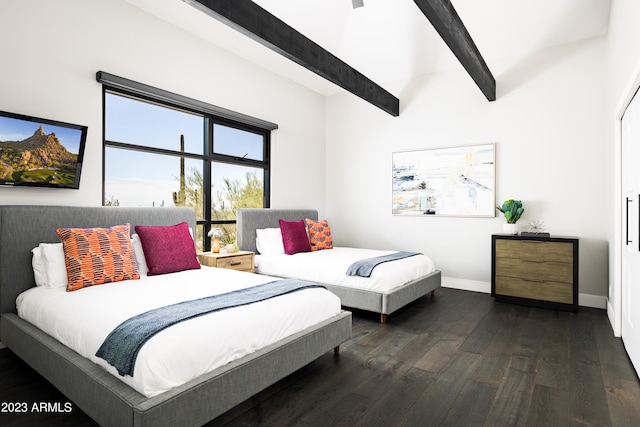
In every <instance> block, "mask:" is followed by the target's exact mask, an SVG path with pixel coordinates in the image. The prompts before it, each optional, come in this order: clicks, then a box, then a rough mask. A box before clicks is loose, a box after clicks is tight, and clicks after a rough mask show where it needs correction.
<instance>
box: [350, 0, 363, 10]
mask: <svg viewBox="0 0 640 427" xmlns="http://www.w3.org/2000/svg"><path fill="white" fill-rule="evenodd" d="M351 1H352V2H353V8H354V9H357V8H359V7H362V6H364V0H351Z"/></svg>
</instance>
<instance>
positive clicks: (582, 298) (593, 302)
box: [578, 294, 607, 310]
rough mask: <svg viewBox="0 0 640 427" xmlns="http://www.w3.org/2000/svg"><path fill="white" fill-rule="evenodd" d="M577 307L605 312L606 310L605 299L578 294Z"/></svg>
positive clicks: (603, 297)
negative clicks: (599, 309) (598, 309)
mask: <svg viewBox="0 0 640 427" xmlns="http://www.w3.org/2000/svg"><path fill="white" fill-rule="evenodd" d="M578 305H580V306H582V307H591V308H601V309H603V310H605V309H606V308H607V297H605V296H600V295H590V294H578Z"/></svg>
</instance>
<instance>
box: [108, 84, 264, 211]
mask: <svg viewBox="0 0 640 427" xmlns="http://www.w3.org/2000/svg"><path fill="white" fill-rule="evenodd" d="M106 105H107V107H106V108H107V123H106V129H107V135H106V138H107V139H108V140H110V141H117V142H126V143H130V144H137V145H145V146H153V147H159V148H163V149H167V150H173V151H179V149H180V135H184V140H185V152H187V153H194V154H202V153H203V151H204V132H205V130H204V118H203V117H202V116H198V115H196V114H190V113H187V112H184V111H179V110H173V109H170V108H167V107H164V106H156V105H153V104H147V103H143V102H139V101H133V100H131V99H128V98H125V97H122V96H118V95H113V94H107V103H106ZM258 138H259V140H258ZM215 141H216V150H217V151H218V152H223V153H225V154H231V155H234V156H239V157H242V156H244V155H245V154H247V157H249V158H254V159H262V151H261V150H262V137H261V136H259V135H257V136H256V135H255V134H251V133H248V132H244V131H238V130H237V129H233V128H229V127H226V126H216V130H215ZM258 141H259V143H258ZM202 167H203V166H202V160H198V159H189V158H187V159H186V161H185V170H186V174H187V176H188V175H191V174H192V170H193V169H194V168H196V169H198V170H200V171H202ZM179 168H180V158H179V157H174V156H166V155H158V154H151V153H143V152H136V151H132V150H121V149H115V148H108V149H107V153H106V170H105V177H106V181H105V192H106V195H107V198H110V197H111V196H113V197H115V198H116V199H118V200H119V201H120V204H121V205H122V206H153V205H155V206H158V205H162V204H164V205H165V206H167V205H168V206H171V205H172V204H173V201H172V193H173V192H174V191H178V189H179V181H178V178H179V170H180V169H179ZM248 170H250V169H249V168H243V167H239V166H229V165H221V164H214V169H213V173H212V181H213V187H214V191H215V190H216V189H217V188H220V187H221V186H222V183H223V179H224V178H225V177H227V178H230V179H233V180H238V179H239V180H244V178H245V173H246V172H247V171H248ZM251 170H255V169H251ZM259 172H260V173H261V170H259Z"/></svg>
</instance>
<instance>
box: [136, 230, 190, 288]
mask: <svg viewBox="0 0 640 427" xmlns="http://www.w3.org/2000/svg"><path fill="white" fill-rule="evenodd" d="M136 233H137V234H138V237H140V243H142V250H143V251H144V258H145V260H146V261H147V265H148V266H149V272H148V273H147V275H148V276H154V275H157V274H165V273H175V272H177V271H184V270H196V269H199V268H200V262H198V255H197V254H196V248H195V245H194V243H193V238H192V237H191V233H190V232H189V224H187V223H186V222H181V223H180V224H176V225H168V226H145V225H136Z"/></svg>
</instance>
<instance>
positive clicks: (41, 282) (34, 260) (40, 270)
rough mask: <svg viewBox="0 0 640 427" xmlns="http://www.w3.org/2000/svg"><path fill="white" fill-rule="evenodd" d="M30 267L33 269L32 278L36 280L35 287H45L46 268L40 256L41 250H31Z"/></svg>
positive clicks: (39, 248)
mask: <svg viewBox="0 0 640 427" xmlns="http://www.w3.org/2000/svg"><path fill="white" fill-rule="evenodd" d="M31 254H32V255H31V266H32V267H33V278H34V279H36V286H45V285H46V284H47V266H46V265H45V263H44V258H43V256H42V248H41V247H40V246H38V247H37V248H33V249H31Z"/></svg>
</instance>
